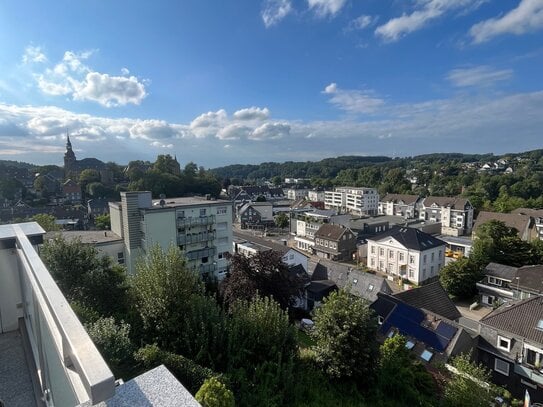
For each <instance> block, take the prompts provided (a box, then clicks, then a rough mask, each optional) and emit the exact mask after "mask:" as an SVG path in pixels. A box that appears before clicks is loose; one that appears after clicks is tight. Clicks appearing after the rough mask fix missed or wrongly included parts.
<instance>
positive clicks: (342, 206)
mask: <svg viewBox="0 0 543 407" xmlns="http://www.w3.org/2000/svg"><path fill="white" fill-rule="evenodd" d="M324 206H325V208H326V209H336V210H338V211H345V212H350V213H353V214H356V215H377V212H378V208H379V193H378V192H377V189H375V188H355V187H338V188H336V189H335V190H334V191H324Z"/></svg>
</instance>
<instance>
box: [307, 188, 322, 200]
mask: <svg viewBox="0 0 543 407" xmlns="http://www.w3.org/2000/svg"><path fill="white" fill-rule="evenodd" d="M307 199H308V200H309V201H312V202H324V191H319V190H318V189H310V190H309V191H307Z"/></svg>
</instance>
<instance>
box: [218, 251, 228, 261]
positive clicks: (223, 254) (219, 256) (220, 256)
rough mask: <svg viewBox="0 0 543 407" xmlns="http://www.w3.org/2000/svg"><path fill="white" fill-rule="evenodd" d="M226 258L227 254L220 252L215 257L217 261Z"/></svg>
mask: <svg viewBox="0 0 543 407" xmlns="http://www.w3.org/2000/svg"><path fill="white" fill-rule="evenodd" d="M226 256H228V252H220V253H219V254H218V255H217V257H218V258H219V259H225V258H226Z"/></svg>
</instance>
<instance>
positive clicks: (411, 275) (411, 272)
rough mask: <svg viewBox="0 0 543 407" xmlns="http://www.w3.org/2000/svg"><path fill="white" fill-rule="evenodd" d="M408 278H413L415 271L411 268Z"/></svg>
mask: <svg viewBox="0 0 543 407" xmlns="http://www.w3.org/2000/svg"><path fill="white" fill-rule="evenodd" d="M409 278H415V272H414V271H413V269H409Z"/></svg>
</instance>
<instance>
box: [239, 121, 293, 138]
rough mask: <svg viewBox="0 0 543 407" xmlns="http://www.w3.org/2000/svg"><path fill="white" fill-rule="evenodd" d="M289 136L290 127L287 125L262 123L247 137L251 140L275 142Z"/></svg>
mask: <svg viewBox="0 0 543 407" xmlns="http://www.w3.org/2000/svg"><path fill="white" fill-rule="evenodd" d="M289 134H290V125H289V124H287V123H264V124H263V125H261V126H260V127H257V128H256V129H254V130H253V132H252V133H251V134H250V135H249V139H251V140H270V139H272V140H275V139H279V138H282V137H286V136H288V135H289Z"/></svg>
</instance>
